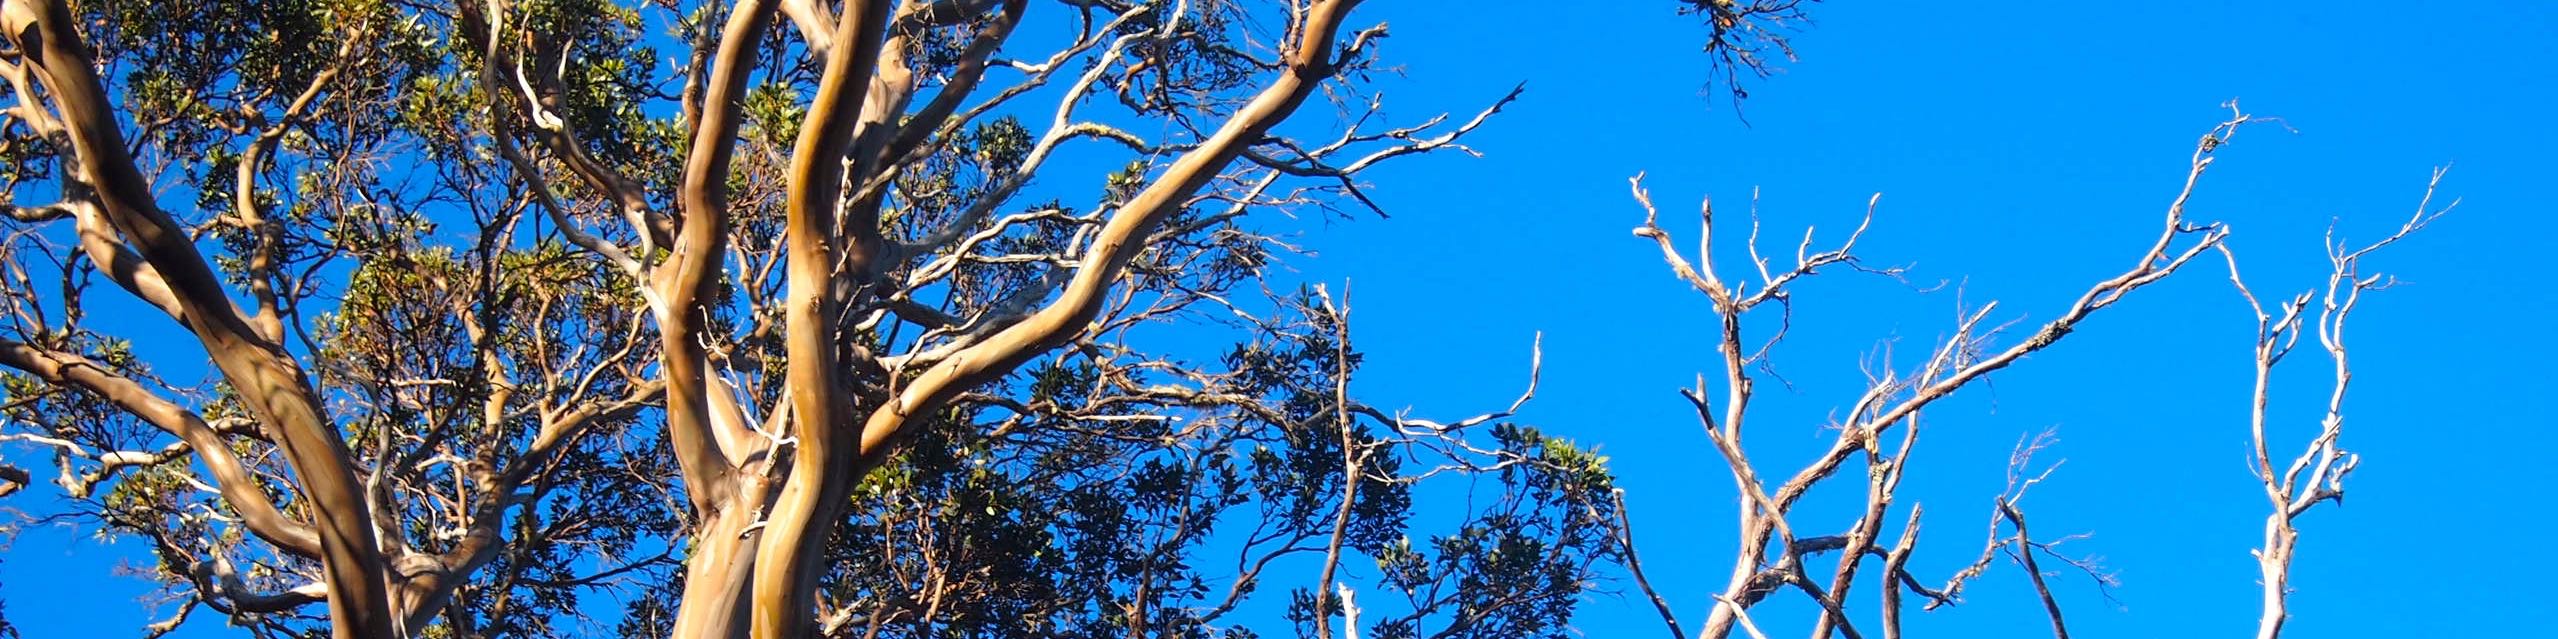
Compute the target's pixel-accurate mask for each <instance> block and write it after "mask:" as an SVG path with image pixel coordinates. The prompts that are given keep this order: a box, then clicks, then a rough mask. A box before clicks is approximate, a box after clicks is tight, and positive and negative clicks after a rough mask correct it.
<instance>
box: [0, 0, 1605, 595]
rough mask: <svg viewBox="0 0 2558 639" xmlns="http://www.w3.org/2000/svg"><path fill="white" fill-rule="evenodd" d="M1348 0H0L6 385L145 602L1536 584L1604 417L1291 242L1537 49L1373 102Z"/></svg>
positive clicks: (1575, 589) (6, 407)
mask: <svg viewBox="0 0 2558 639" xmlns="http://www.w3.org/2000/svg"><path fill="white" fill-rule="evenodd" d="M1357 4H1358V3H1357V2H1356V0H1312V1H1306V2H1290V3H1253V2H1234V1H1227V0H1195V1H1193V0H1160V1H1154V2H1136V1H1129V0H1061V1H1056V2H1031V1H1029V0H905V1H902V2H895V3H892V2H885V1H878V0H848V1H845V2H840V3H837V2H822V1H815V0H741V1H738V2H734V3H698V4H697V3H678V2H672V1H663V2H612V1H610V0H527V1H522V2H513V1H508V0H481V1H464V2H455V3H434V2H410V1H399V0H280V1H271V2H269V1H260V2H251V1H245V0H207V1H203V2H186V3H144V2H107V1H86V2H76V3H75V2H69V1H66V0H8V1H7V2H6V3H5V5H0V6H4V7H5V10H0V28H5V30H6V34H5V38H6V40H7V43H8V45H9V46H10V48H9V50H7V51H0V77H5V78H6V79H7V80H8V81H9V88H10V92H11V95H12V96H13V98H14V99H13V101H12V102H10V103H9V104H8V105H7V107H6V110H5V112H4V113H5V118H6V119H5V122H0V166H5V167H6V171H7V174H6V175H7V180H8V192H9V194H10V202H11V203H12V204H10V205H9V206H8V207H7V209H6V210H7V212H8V215H7V216H6V222H5V224H6V225H7V226H6V229H5V230H6V232H7V235H6V238H5V242H0V268H5V269H6V270H5V273H0V276H5V277H6V278H7V285H6V289H5V292H6V297H7V307H8V311H9V313H8V317H7V319H6V320H5V322H0V366H5V367H6V368H7V369H9V370H11V371H12V373H11V374H10V375H9V376H7V377H5V378H4V379H5V383H6V391H5V392H6V399H5V400H0V415H5V417H6V418H7V419H8V420H9V421H8V422H7V424H6V430H5V431H4V432H0V436H6V437H7V438H8V439H9V440H10V441H12V442H16V443H17V444H19V445H21V446H28V447H34V448H35V449H37V450H42V451H45V452H46V454H49V455H50V456H51V465H52V468H48V469H42V471H43V472H41V473H40V474H42V475H47V476H49V477H48V480H49V481H48V483H50V484H52V485H53V487H54V488H53V489H52V490H55V491H58V493H59V495H60V496H61V497H63V498H65V501H62V502H60V503H66V504H70V506H69V507H67V508H65V509H63V512H57V513H51V514H48V515H47V517H49V518H52V519H57V520H64V521H74V522H86V523H89V524H93V525H95V526H97V527H99V528H100V529H101V530H102V531H104V532H105V533H107V534H113V535H120V536H126V537H131V538H136V539H140V540H143V541H145V542H147V544H148V546H149V548H150V549H151V551H152V553H153V555H154V556H155V557H156V558H157V565H156V566H154V567H153V568H152V570H151V571H150V572H151V574H152V576H153V577H154V578H156V579H159V580H161V581H162V582H163V583H164V584H165V586H166V591H167V593H168V594H169V596H170V597H172V599H173V600H174V601H176V602H178V603H177V604H176V605H177V608H176V610H175V613H174V615H171V616H168V617H166V618H164V619H160V620H158V621H156V622H154V623H151V624H150V625H149V627H148V630H149V631H151V632H154V633H157V632H165V631H168V630H170V629H173V628H176V627H178V626H180V625H182V624H186V623H189V622H190V619H205V618H208V617H215V618H219V619H221V620H224V621H227V622H229V623H232V624H236V625H240V626H244V627H247V628H249V629H251V631H253V632H256V633H260V634H278V635H303V634H310V633H316V632H320V628H322V627H325V628H326V629H327V632H329V633H331V634H333V635H334V636H339V637H393V636H441V637H476V636H562V635H569V634H579V633H581V632H586V631H591V630H599V628H596V627H595V626H596V625H597V623H600V622H595V623H589V622H579V621H574V620H577V619H584V618H586V616H587V615H588V614H590V613H593V612H594V611H597V610H601V609H605V608H607V607H609V606H611V605H613V603H612V602H621V603H622V605H623V606H625V610H623V611H622V614H621V620H620V622H619V623H620V626H619V627H618V628H617V629H616V630H617V631H618V632H620V633H622V634H639V635H647V634H672V635H674V636H681V637H726V636H755V637H801V636H810V635H812V634H823V635H825V636H852V635H860V636H866V637H867V636H918V637H921V636H1022V635H1027V634H1039V635H1062V636H1101V635H1105V634H1107V635H1114V636H1134V635H1139V634H1153V635H1160V636H1210V635H1216V636H1252V634H1253V632H1254V631H1253V630H1251V629H1250V627H1251V626H1252V625H1253V624H1255V623H1262V624H1282V623H1284V624H1286V625H1288V626H1292V628H1291V629H1290V630H1287V631H1288V632H1297V633H1301V634H1316V635H1320V636H1329V635H1331V634H1332V633H1333V632H1334V623H1333V621H1332V620H1333V619H1335V618H1336V617H1346V616H1355V615H1358V614H1359V611H1360V610H1361V609H1363V608H1364V609H1365V611H1366V623H1362V624H1348V623H1347V622H1345V623H1346V624H1347V625H1351V626H1352V627H1354V628H1356V627H1362V626H1364V628H1365V630H1366V632H1367V636H1370V637H1411V636H1421V635H1424V634H1428V635H1430V636H1445V637H1471V636H1485V637H1489V636H1503V637H1508V636H1560V635H1561V633H1563V632H1564V624H1566V623H1568V618H1569V614H1570V604H1571V601H1572V598H1573V597H1574V596H1576V595H1577V594H1578V593H1580V592H1581V591H1582V590H1583V589H1585V588H1587V587H1588V585H1589V584H1590V583H1591V578H1592V573H1591V571H1592V569H1593V568H1592V566H1593V564H1594V563H1595V562H1599V561H1604V560H1606V559H1607V558H1608V557H1609V556H1611V555H1612V553H1614V552H1616V550H1615V549H1614V548H1615V547H1614V546H1613V545H1611V543H1610V542H1609V541H1608V540H1607V539H1606V538H1605V537H1604V536H1598V535H1594V534H1593V533H1591V532H1590V531H1593V530H1601V529H1604V528H1605V526H1602V525H1599V524H1598V523H1597V520H1598V519H1601V518H1604V517H1607V516H1608V514H1607V513H1608V511H1607V510H1605V509H1602V508H1600V507H1599V504H1601V503H1602V502H1603V501H1604V500H1605V499H1607V495H1608V494H1609V493H1610V491H1611V490H1612V488H1611V487H1610V485H1609V479H1608V477H1607V475H1606V473H1605V472H1604V470H1603V469H1602V460H1601V459H1599V458H1597V457H1595V456H1592V455H1590V454H1589V453H1587V452H1584V451H1581V450H1579V449H1577V448H1575V447H1573V446H1571V445H1570V444H1569V443H1568V442H1565V441H1562V440H1558V439H1553V438H1550V437H1546V436H1544V435H1541V434H1539V433H1537V432H1536V431H1534V430H1533V429H1528V428H1525V427H1520V426H1516V425H1511V424H1508V423H1506V422H1505V421H1503V419H1504V418H1505V417H1506V416H1507V414H1508V411H1496V412H1492V413H1487V414H1484V415H1480V416H1476V417H1473V418H1469V419H1464V420H1457V421H1451V422H1444V423H1443V422H1432V421H1426V420H1418V419H1411V418H1408V417H1406V416H1404V415H1401V414H1399V413H1393V412H1389V411H1385V410H1380V409H1377V408H1375V407H1372V406H1370V405H1368V404H1363V403H1360V402H1357V401H1354V400H1352V399H1351V398H1349V397H1348V394H1347V392H1346V388H1347V384H1348V382H1347V380H1348V379H1349V376H1350V375H1351V374H1352V372H1353V370H1354V369H1355V368H1356V362H1357V354H1356V352H1355V350H1354V349H1352V348H1351V347H1350V342H1349V333H1348V331H1347V325H1348V324H1347V318H1348V314H1347V308H1346V305H1345V303H1344V302H1342V301H1340V300H1336V299H1335V298H1333V297H1331V296H1329V295H1325V294H1322V292H1321V291H1317V290H1306V289H1295V288H1292V287H1288V286H1285V285H1281V286H1277V287H1275V288H1276V290H1277V291H1278V292H1276V293H1269V291H1271V290H1272V289H1273V287H1271V286H1269V285H1268V284H1267V283H1266V280H1265V279H1264V277H1263V275H1264V273H1265V271H1266V270H1267V269H1268V268H1269V266H1270V265H1271V264H1273V263H1274V261H1275V260H1278V259H1280V258H1283V257H1285V256H1286V255H1287V254H1288V253H1290V252H1292V250H1293V249H1292V247H1291V245H1289V244H1287V243H1285V242H1282V241H1280V240H1279V239H1276V238H1274V237H1272V236H1270V235H1268V234H1266V233H1264V232H1261V231H1259V230H1257V229H1258V228H1261V227H1260V226H1259V224H1258V223H1257V222H1256V220H1257V219H1262V216H1261V215H1260V214H1261V213H1262V212H1264V211H1273V210H1284V209H1302V210H1308V211H1334V210H1342V211H1358V210H1361V208H1360V207H1370V206H1373V205H1372V204H1371V203H1370V201H1369V199H1368V198H1366V197H1365V196H1363V195H1361V194H1360V191H1359V189H1360V183H1359V181H1358V176H1359V174H1360V172H1361V171H1363V170H1365V169H1367V168H1368V167H1371V166H1374V165H1376V164H1377V163H1379V162H1383V161H1388V160H1392V159H1395V158H1398V157H1401V156H1407V155H1414V154H1422V153H1427V152H1432V151H1439V150H1461V149H1463V147H1462V146H1461V145H1460V138H1461V137H1462V136H1463V135H1464V134H1466V133H1467V132H1469V131H1471V130H1473V129H1475V128H1476V127H1477V126H1479V125H1481V124H1483V123H1484V122H1485V121H1486V119H1488V118H1489V117H1491V116H1492V115H1493V113H1494V112H1496V111H1498V110H1499V108H1500V106H1501V105H1502V104H1505V103H1507V102H1508V101H1509V100H1510V98H1512V97H1515V96H1516V95H1517V94H1516V92H1515V91H1513V92H1511V94H1510V95H1508V96H1502V97H1499V98H1498V99H1497V100H1494V101H1492V102H1491V103H1490V104H1489V105H1488V106H1487V108H1485V109H1483V110H1482V111H1481V112H1479V113H1477V114H1475V115H1474V116H1472V117H1471V118H1462V119H1448V118H1438V119H1431V120H1427V121H1423V122H1418V123H1410V126H1400V127H1394V126H1386V125H1381V124H1378V123H1376V122H1374V121H1373V120H1375V119H1376V118H1374V117H1372V116H1375V115H1376V113H1377V111H1378V109H1379V104H1378V102H1377V101H1376V100H1375V97H1374V96H1373V95H1370V94H1368V93H1366V92H1364V91H1362V90H1361V88H1360V86H1361V85H1360V83H1359V82H1358V80H1359V79H1360V78H1361V77H1363V75H1364V74H1365V73H1366V72H1368V71H1369V70H1371V69H1372V68H1373V65H1374V64H1375V60H1376V59H1377V56H1378V47H1379V44H1380V43H1381V42H1382V39H1383V37H1384V36H1385V34H1386V32H1385V29H1384V27H1383V25H1374V26H1370V25H1366V24H1361V23H1359V22H1357V17H1356V16H1355V14H1354V13H1353V11H1352V9H1353V8H1354V7H1355V6H1356V5H1357ZM1496 94H1497V92H1496ZM1319 95H1320V96H1324V97H1325V98H1326V99H1330V100H1332V101H1333V102H1334V105H1332V109H1333V110H1338V111H1341V112H1343V113H1346V114H1349V115H1351V116H1352V117H1347V118H1343V119H1341V120H1339V121H1337V122H1336V123H1335V126H1329V127H1326V126H1321V125H1320V124H1299V125H1294V126H1282V125H1283V123H1288V122H1290V121H1292V120H1303V119H1307V118H1304V117H1300V112H1301V111H1306V110H1309V109H1306V108H1305V107H1306V106H1307V105H1308V103H1309V102H1310V101H1313V100H1315V99H1316V97H1317V96H1319ZM1315 110H1323V109H1322V108H1317V109H1315ZM1307 135H1312V136H1314V137H1305V136H1307ZM1090 157H1104V158H1110V159H1106V160H1099V161H1095V160H1091V159H1087V158H1090ZM1042 176H1045V177H1046V179H1039V178H1041V177H1042ZM101 283H103V284H106V285H108V286H99V284H101ZM1265 293H1268V294H1265ZM1179 320H1191V321H1192V322H1193V323H1194V324H1198V323H1216V324H1222V325H1224V326H1228V327H1230V329H1229V330H1228V332H1227V333H1226V334H1227V335H1230V336H1233V340H1232V341H1233V342H1234V345H1233V347H1232V348H1204V349H1203V348H1199V347H1196V346H1192V347H1189V349H1188V350H1184V349H1183V348H1172V347H1169V346H1177V345H1178V344H1179V342H1178V341H1176V342H1167V343H1165V344H1166V346H1167V347H1149V346H1148V343H1149V342H1148V340H1147V339H1144V338H1143V336H1146V335H1152V334H1155V333H1160V332H1161V329H1159V328H1154V326H1155V325H1160V324H1166V323H1170V322H1175V321H1179ZM1200 320H1206V321H1207V322H1201V321H1200ZM198 362H203V363H204V364H202V365H199V364H198ZM1531 368H1533V366H1531ZM198 380H200V381H198ZM1521 399H1522V401H1524V400H1525V397H1522V398H1521ZM1513 408H1514V409H1515V406H1514V407H1513ZM1438 477H1445V478H1448V481H1452V482H1455V484H1454V486H1456V487H1454V488H1451V490H1464V489H1465V488H1464V486H1479V487H1481V488H1483V489H1485V490H1487V491H1491V492H1492V493H1493V494H1491V495H1488V496H1485V497H1483V498H1481V499H1476V500H1473V501H1472V503H1474V504H1476V505H1477V506H1476V507H1475V508H1473V509H1472V510H1470V511H1469V512H1467V513H1465V516H1464V517H1462V518H1458V519H1454V520H1451V521H1447V522H1438V523H1439V525H1443V526H1446V529H1445V530H1446V532H1444V533H1441V534H1437V535H1431V534H1428V533H1417V532H1414V525H1413V523H1412V522H1413V519H1414V513H1413V511H1412V508H1411V503H1412V500H1413V494H1414V491H1416V490H1429V488H1427V487H1426V486H1427V484H1424V483H1423V480H1425V479H1431V478H1438ZM1464 478H1471V480H1468V479H1464ZM1416 534H1418V535H1420V540H1419V541H1416V539H1415V537H1414V535H1416ZM1360 557H1365V558H1367V559H1369V560H1373V563H1375V565H1376V569H1375V571H1373V572H1371V571H1368V570H1365V569H1360V570H1350V571H1345V570H1342V569H1341V566H1342V565H1343V564H1345V563H1350V562H1351V561H1352V560H1353V559H1357V558H1360ZM1354 573H1355V574H1357V575H1369V574H1374V575H1377V576H1376V577H1375V578H1374V579H1371V580H1369V581H1370V582H1372V583H1369V585H1367V586H1363V587H1362V589H1364V590H1366V591H1373V592H1383V593H1387V594H1391V595H1398V596H1394V597H1380V596H1376V595H1371V596H1369V597H1368V598H1366V599H1365V600H1359V599H1356V598H1354V597H1353V596H1351V595H1349V594H1348V593H1351V592H1353V591H1354V589H1352V588H1349V587H1347V585H1346V584H1347V583H1348V582H1349V581H1351V580H1352V578H1353V576H1354ZM1283 575H1284V576H1287V578H1286V581H1288V582H1294V583H1302V584H1304V585H1301V586H1297V587H1295V588H1293V589H1291V591H1290V592H1289V593H1288V594H1287V595H1286V598H1285V600H1284V601H1280V602H1275V603H1273V602H1265V603H1255V602H1256V601H1260V599H1257V598H1255V597H1254V596H1253V595H1254V594H1255V593H1256V592H1259V591H1261V590H1263V588H1262V584H1264V583H1265V582H1269V581H1272V580H1275V579H1280V578H1281V577H1282V576H1283ZM1380 589H1382V590H1380ZM599 596H603V597H604V598H603V599H601V600H599V599H598V597H599ZM200 609H201V610H209V611H211V612H212V613H216V614H212V615H205V616H201V617H191V615H192V614H194V613H195V612H196V611H198V610H200ZM1239 611H1241V614H1238V612H1239ZM1256 615H1258V617H1256ZM1256 619H1260V620H1259V621H1256ZM205 623H210V622H205Z"/></svg>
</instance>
